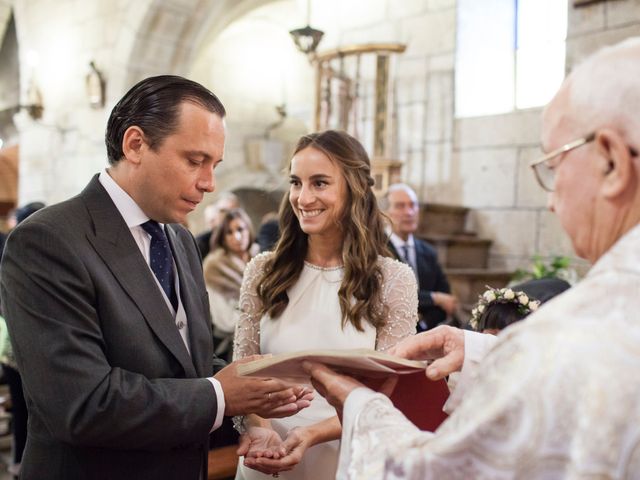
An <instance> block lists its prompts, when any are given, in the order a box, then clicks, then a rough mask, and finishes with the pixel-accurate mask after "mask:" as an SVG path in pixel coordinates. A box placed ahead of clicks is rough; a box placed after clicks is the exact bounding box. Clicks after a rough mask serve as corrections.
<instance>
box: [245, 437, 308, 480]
mask: <svg viewBox="0 0 640 480" xmlns="http://www.w3.org/2000/svg"><path fill="white" fill-rule="evenodd" d="M312 445H313V439H312V435H311V433H310V431H309V430H308V429H306V428H304V427H296V428H293V429H291V430H290V431H289V433H288V435H287V438H285V439H284V441H283V442H282V444H281V450H280V451H278V452H277V454H275V455H272V456H267V455H263V456H260V457H254V458H247V457H245V465H246V466H247V467H250V468H253V469H255V470H259V471H261V472H263V473H270V474H273V473H277V472H284V471H287V470H291V469H293V467H295V466H296V465H297V464H298V463H300V460H302V455H303V454H304V452H305V451H306V450H307V448H309V447H310V446H312ZM283 452H284V454H282V453H283Z"/></svg>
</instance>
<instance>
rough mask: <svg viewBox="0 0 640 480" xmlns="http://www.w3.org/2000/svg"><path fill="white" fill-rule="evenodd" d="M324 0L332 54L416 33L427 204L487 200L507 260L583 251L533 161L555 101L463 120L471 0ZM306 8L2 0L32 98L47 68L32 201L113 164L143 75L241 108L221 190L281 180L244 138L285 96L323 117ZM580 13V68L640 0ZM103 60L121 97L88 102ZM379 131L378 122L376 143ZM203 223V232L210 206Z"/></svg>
mask: <svg viewBox="0 0 640 480" xmlns="http://www.w3.org/2000/svg"><path fill="white" fill-rule="evenodd" d="M312 5H313V15H312V19H311V23H312V25H313V26H315V27H317V28H321V29H322V30H324V31H325V38H324V39H323V42H322V44H321V48H320V50H325V49H330V48H333V47H336V46H340V45H345V44H353V43H365V42H389V41H393V42H404V43H407V45H408V48H407V50H406V52H405V53H404V54H402V55H399V56H397V57H396V58H395V59H394V64H393V72H394V75H393V89H394V92H395V97H394V106H395V119H396V128H395V138H396V140H397V142H396V150H395V152H394V153H395V156H396V157H397V158H399V159H400V160H402V161H403V162H404V168H403V173H402V175H403V179H404V180H405V181H407V182H408V183H410V184H411V185H413V186H414V187H415V188H416V190H417V192H418V194H419V196H420V198H421V199H422V200H425V201H433V202H439V203H450V204H464V205H466V206H468V207H471V208H473V209H475V212H474V213H473V214H472V216H471V218H470V220H469V221H470V225H469V226H470V227H472V228H475V229H477V230H478V232H479V233H480V234H481V235H483V236H487V237H489V238H492V239H493V240H495V244H494V247H493V248H492V254H491V265H492V266H494V267H507V268H514V267H517V266H522V265H525V264H526V263H528V261H529V258H530V257H531V255H533V254H534V253H541V254H543V255H552V254H565V253H570V252H571V248H570V245H569V242H568V240H567V238H566V236H565V235H564V234H563V233H562V232H561V230H560V228H559V225H558V223H557V221H556V220H555V218H554V217H553V215H551V214H550V213H548V212H547V211H546V207H545V202H546V198H545V195H544V193H543V192H541V191H540V189H539V188H538V187H537V185H536V184H535V181H534V179H533V176H532V175H531V172H530V171H529V168H528V166H527V164H528V162H529V161H530V160H531V159H532V158H534V157H535V156H536V155H537V154H538V153H539V147H538V137H539V116H540V109H531V110H521V111H516V112H512V113H508V114H501V115H494V116H489V117H479V118H465V119H456V118H454V114H453V112H454V94H453V92H454V68H455V67H454V65H455V47H456V45H455V43H456V0H401V1H395V0H349V1H344V0H322V1H314V2H312ZM305 8H306V2H305V1H302V0H215V1H214V0H136V1H130V0H92V1H78V0H0V32H2V31H4V30H5V29H6V24H7V19H8V18H9V14H10V12H11V9H13V12H14V16H15V20H16V31H17V38H18V57H19V59H20V79H21V80H20V81H21V86H20V87H21V92H22V95H24V93H25V90H26V85H27V82H28V81H29V79H30V78H31V77H32V76H35V78H36V79H37V81H38V83H39V85H40V88H41V90H42V94H43V98H44V104H45V113H44V116H43V118H42V119H41V120H38V121H34V120H33V119H31V118H30V117H29V116H28V115H27V114H26V113H25V112H21V113H20V114H18V115H17V116H16V118H15V123H16V125H17V127H18V129H19V138H20V145H21V150H20V156H21V163H20V167H21V176H20V190H19V196H20V203H25V202H27V201H30V200H40V199H43V200H45V201H47V202H49V203H50V202H54V201H58V200H61V199H63V198H66V197H69V196H70V195H73V194H75V193H77V192H78V191H79V190H80V189H81V188H82V187H83V185H84V184H85V183H86V181H87V180H88V178H89V177H90V175H91V174H92V173H94V172H96V171H98V170H99V169H100V168H102V167H104V166H105V165H106V160H105V153H104V146H103V140H102V136H103V132H104V126H105V123H106V119H107V116H108V113H109V111H110V109H111V108H112V106H113V104H114V103H115V101H117V100H118V99H119V98H120V97H121V96H122V94H123V93H124V92H125V91H126V90H127V89H128V88H129V87H130V86H131V85H132V84H133V83H135V82H136V81H137V80H139V79H141V78H143V77H145V76H147V75H151V74H158V73H176V74H182V75H187V76H191V77H192V78H195V79H197V80H199V81H201V82H203V83H204V84H205V85H207V86H209V87H210V88H212V89H213V90H214V91H216V92H217V93H218V94H220V96H221V97H222V99H223V101H224V102H225V104H227V106H228V107H229V117H228V123H229V141H228V144H227V152H226V153H227V155H226V159H225V162H224V164H223V166H221V168H220V171H219V172H218V173H219V184H218V189H219V190H224V189H236V188H242V187H261V186H262V187H267V188H278V187H279V186H281V184H278V182H277V180H276V176H274V174H273V172H265V171H260V170H259V169H257V170H255V171H254V170H251V169H248V168H247V157H246V149H245V147H246V145H247V142H248V141H249V140H251V139H254V140H255V139H256V138H262V137H264V134H265V131H266V130H267V129H268V128H269V126H270V125H272V124H273V123H274V122H275V121H277V118H278V117H277V115H275V113H274V107H275V106H276V105H277V104H279V103H282V101H283V100H286V103H287V108H288V111H289V119H290V121H294V122H297V123H296V124H295V125H290V127H291V128H289V129H288V131H297V129H300V128H305V127H306V128H311V120H312V119H311V112H312V111H313V106H312V103H313V97H312V91H313V71H312V69H311V67H310V66H309V65H308V64H307V63H306V59H305V58H304V57H303V56H302V55H301V54H299V53H297V52H296V51H295V49H294V48H293V46H292V43H290V40H289V39H288V36H287V34H286V32H287V31H288V30H289V29H291V28H295V27H298V26H302V25H303V23H304V20H305V18H304V17H305ZM569 9H570V10H569V16H568V18H569V29H568V40H567V68H570V67H571V65H573V64H575V62H577V61H579V59H580V58H583V57H584V56H585V55H587V54H589V53H591V52H593V51H594V50H596V49H597V48H598V47H600V46H602V45H606V44H611V43H614V42H617V41H618V40H620V39H622V38H625V37H628V36H631V35H637V34H639V33H640V0H606V1H603V2H599V3H595V4H592V5H590V6H586V7H582V8H580V9H574V8H573V7H571V6H570V7H569ZM252 15H253V17H252ZM251 18H253V20H252V21H254V22H257V23H254V24H259V25H261V27H260V31H259V32H257V31H256V32H253V33H254V34H258V33H259V35H264V37H260V38H264V39H267V38H268V39H269V40H270V41H271V40H274V39H278V40H277V41H276V40H274V42H275V43H274V44H273V45H280V47H278V48H275V49H271V50H268V51H266V52H263V53H260V55H261V56H262V57H264V58H261V59H260V60H261V61H262V62H263V63H262V64H261V65H263V66H262V67H261V68H262V70H260V69H258V70H255V69H254V70H251V72H252V73H251V74H250V77H249V78H247V77H246V72H247V67H248V63H247V62H253V60H252V59H248V58H247V55H248V54H247V53H246V52H245V53H242V52H236V53H234V48H236V46H238V45H239V43H241V42H240V39H245V38H247V37H251V35H252V30H251V29H248V30H246V31H244V33H243V32H242V31H239V30H237V29H238V26H239V25H241V22H242V21H244V20H248V19H251ZM260 22H262V23H260ZM234 29H236V30H234ZM234 32H235V33H234ZM278 42H279V43H278ZM285 50H286V51H285ZM30 51H34V52H36V53H37V54H38V57H39V59H40V60H39V63H38V65H36V66H35V67H31V66H29V64H28V63H27V56H28V53H29V52H30ZM254 53H255V52H254ZM271 56H272V57H273V58H271ZM276 57H277V58H276ZM91 60H94V61H95V62H96V65H97V66H98V68H99V69H100V70H101V71H102V72H103V73H104V75H105V77H106V79H107V102H106V106H105V108H103V109H98V110H94V109H91V108H90V107H89V105H88V101H87V98H86V92H85V85H84V81H85V75H86V74H87V72H88V64H89V61H91ZM250 66H253V67H255V64H254V63H251V65H250ZM269 69H272V70H273V71H271V70H269ZM243 72H245V77H242V75H243ZM283 85H284V88H283ZM256 92H258V94H257V95H255V94H256ZM371 94H372V91H371V89H369V91H367V90H365V92H364V96H365V97H367V96H370V95H371ZM367 114H368V115H370V113H367V112H366V111H365V113H364V115H367ZM369 136H370V132H369V133H367V132H365V138H364V140H365V144H367V145H368V143H369V141H370V138H369ZM214 198H215V194H214V195H211V196H209V197H208V198H207V201H212V200H213V199H214ZM192 224H193V228H194V230H199V229H200V226H201V213H200V211H197V212H195V214H194V216H193V218H192Z"/></svg>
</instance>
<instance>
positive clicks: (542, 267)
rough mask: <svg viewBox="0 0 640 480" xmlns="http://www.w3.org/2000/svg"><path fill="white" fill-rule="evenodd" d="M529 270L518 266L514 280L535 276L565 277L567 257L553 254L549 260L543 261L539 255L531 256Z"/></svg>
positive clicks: (567, 266)
mask: <svg viewBox="0 0 640 480" xmlns="http://www.w3.org/2000/svg"><path fill="white" fill-rule="evenodd" d="M532 262H533V263H532V264H531V269H530V270H524V269H521V268H519V269H518V270H516V273H515V274H514V276H513V280H514V281H523V280H533V279H537V278H563V279H564V278H566V276H567V273H568V269H569V265H570V263H571V261H570V259H569V257H564V256H560V255H556V256H554V257H553V258H552V259H551V261H550V262H549V261H545V260H544V259H543V258H542V257H541V256H540V255H534V257H533V258H532Z"/></svg>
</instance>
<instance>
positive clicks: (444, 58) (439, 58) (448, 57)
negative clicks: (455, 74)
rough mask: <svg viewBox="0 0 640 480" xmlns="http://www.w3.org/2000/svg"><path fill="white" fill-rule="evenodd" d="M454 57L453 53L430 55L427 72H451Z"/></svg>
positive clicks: (453, 66)
mask: <svg viewBox="0 0 640 480" xmlns="http://www.w3.org/2000/svg"><path fill="white" fill-rule="evenodd" d="M455 61H456V57H455V54H454V53H444V54H442V55H432V56H431V57H429V70H430V71H431V72H438V71H453V70H454V68H455Z"/></svg>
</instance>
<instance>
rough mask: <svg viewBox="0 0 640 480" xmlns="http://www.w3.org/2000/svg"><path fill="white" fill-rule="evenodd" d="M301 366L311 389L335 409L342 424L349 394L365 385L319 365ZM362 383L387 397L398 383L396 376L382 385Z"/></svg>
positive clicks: (308, 363)
mask: <svg viewBox="0 0 640 480" xmlns="http://www.w3.org/2000/svg"><path fill="white" fill-rule="evenodd" d="M302 366H303V368H304V370H305V371H306V372H307V373H308V374H309V376H310V377H311V383H312V384H313V387H314V388H315V389H316V390H317V391H318V393H320V395H322V396H323V397H324V398H326V399H327V401H328V402H329V403H330V404H331V405H332V406H333V407H334V408H335V409H336V412H337V413H338V418H340V421H341V422H342V410H343V407H344V402H346V401H347V397H348V396H349V394H350V393H351V392H353V391H354V390H355V389H356V388H360V387H367V385H365V384H364V383H362V382H360V381H358V380H355V379H354V378H351V377H348V376H346V375H341V374H339V373H336V372H334V371H333V370H331V369H330V368H328V367H325V366H324V365H322V364H321V363H316V362H304V363H303V364H302ZM363 382H366V383H370V386H371V387H373V388H372V389H373V390H377V391H379V392H380V393H383V394H384V395H387V396H389V395H391V392H393V389H394V388H395V386H396V384H397V383H398V377H397V375H392V376H390V377H387V378H386V379H384V380H383V381H382V384H380V379H363ZM367 388H368V387H367Z"/></svg>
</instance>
